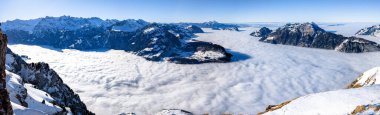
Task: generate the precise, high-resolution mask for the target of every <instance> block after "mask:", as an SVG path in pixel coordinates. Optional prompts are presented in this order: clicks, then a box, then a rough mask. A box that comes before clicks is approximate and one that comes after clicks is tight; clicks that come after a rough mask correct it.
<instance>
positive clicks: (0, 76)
mask: <svg viewBox="0 0 380 115" xmlns="http://www.w3.org/2000/svg"><path fill="white" fill-rule="evenodd" d="M0 25H1V24H0ZM7 42H8V39H7V36H6V35H5V34H3V33H2V31H1V29H0V114H2V115H11V114H13V110H12V106H11V103H10V100H9V93H8V91H7V89H6V86H7V85H6V84H7V83H6V80H5V79H6V73H5V52H6V49H7Z"/></svg>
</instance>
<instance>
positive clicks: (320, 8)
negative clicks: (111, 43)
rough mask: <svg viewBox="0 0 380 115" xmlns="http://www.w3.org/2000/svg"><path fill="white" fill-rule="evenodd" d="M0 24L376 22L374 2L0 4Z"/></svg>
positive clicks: (52, 0)
mask: <svg viewBox="0 0 380 115" xmlns="http://www.w3.org/2000/svg"><path fill="white" fill-rule="evenodd" d="M0 3H1V4H0V21H6V20H13V19H32V18H38V17H45V16H62V15H70V16H76V17H100V18H103V19H129V18H133V19H144V20H147V21H153V22H204V21H210V20H216V21H220V22H230V23H238V22H310V21H314V22H380V6H379V5H380V0H0Z"/></svg>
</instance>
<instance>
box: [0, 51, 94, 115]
mask: <svg viewBox="0 0 380 115" xmlns="http://www.w3.org/2000/svg"><path fill="white" fill-rule="evenodd" d="M6 57H7V63H6V66H7V70H8V71H10V72H12V73H15V74H17V75H19V76H20V77H21V78H22V81H23V82H25V83H28V84H31V85H33V86H34V88H36V89H39V90H41V91H44V92H46V93H48V94H49V95H50V96H51V97H52V98H53V99H54V100H52V102H49V103H52V104H55V105H57V106H61V107H62V108H63V110H64V111H66V110H65V107H69V108H70V111H71V112H72V113H73V114H76V115H78V114H82V115H89V114H93V113H91V112H90V111H89V110H88V109H87V107H86V105H85V104H84V103H83V102H82V101H81V100H80V97H79V96H78V95H77V94H75V93H74V92H73V90H72V89H71V88H70V87H69V86H67V85H66V84H65V83H63V81H62V79H61V78H60V77H59V75H58V74H57V73H56V72H55V71H54V70H52V69H51V68H50V67H49V65H48V64H46V63H42V62H39V63H26V62H25V61H24V60H23V59H22V58H21V57H20V56H19V55H17V54H14V53H13V52H12V51H11V50H10V49H7V53H6Z"/></svg>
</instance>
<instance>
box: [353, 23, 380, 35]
mask: <svg viewBox="0 0 380 115" xmlns="http://www.w3.org/2000/svg"><path fill="white" fill-rule="evenodd" d="M356 35H371V36H375V37H380V25H374V26H371V27H367V28H363V29H360V30H359V31H358V32H356Z"/></svg>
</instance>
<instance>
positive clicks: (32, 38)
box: [6, 16, 231, 64]
mask: <svg viewBox="0 0 380 115" xmlns="http://www.w3.org/2000/svg"><path fill="white" fill-rule="evenodd" d="M40 20H41V21H40V22H39V23H38V24H36V26H35V27H34V29H33V31H26V30H22V29H17V28H16V29H15V28H14V29H9V30H7V31H6V32H7V33H8V34H9V35H10V37H11V38H12V40H11V43H21V44H32V45H49V46H53V47H56V48H70V49H79V50H89V49H99V48H106V49H116V50H125V51H128V52H131V53H134V54H136V55H139V56H142V57H144V58H145V59H147V60H151V61H162V60H168V59H171V58H180V59H181V60H179V59H177V60H176V61H173V62H176V63H180V64H185V63H186V64H190V63H189V61H185V60H184V59H183V58H184V56H189V55H192V54H194V53H195V52H189V51H186V50H187V49H189V48H187V47H196V46H191V45H196V44H195V43H190V42H189V41H191V39H190V38H191V37H193V36H194V33H199V32H203V31H202V29H201V28H199V27H197V26H188V27H185V26H179V25H177V24H158V23H151V24H148V23H147V22H145V21H143V20H126V21H120V22H114V24H110V23H112V21H102V20H100V19H97V18H94V19H92V18H91V19H85V18H74V17H67V16H64V17H58V18H54V17H47V18H42V19H40ZM95 22H96V23H95ZM65 24H69V25H65ZM70 25H73V26H70ZM214 25H215V24H214ZM216 25H223V24H216ZM218 27H219V26H218ZM221 27H231V26H226V25H224V26H221ZM193 42H198V41H193ZM199 43H200V44H201V43H202V44H203V46H204V47H208V48H209V47H215V48H223V47H221V46H219V45H214V44H212V43H204V42H199ZM207 45H208V46H207ZM185 49H186V50H185ZM211 49H212V48H211ZM223 49H224V48H223ZM192 51H195V50H192ZM210 51H211V50H210ZM220 51H221V53H222V54H224V57H225V58H229V57H231V56H230V54H228V53H226V52H225V50H220ZM184 52H185V53H186V55H183V54H184ZM200 56H201V55H200ZM203 58H204V59H203ZM203 58H202V60H198V59H201V58H192V59H191V60H194V61H195V62H197V63H207V62H228V61H226V60H230V59H224V58H221V59H222V60H218V59H208V58H207V57H203ZM182 60H183V61H185V62H181V61H182ZM191 63H193V62H191Z"/></svg>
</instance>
